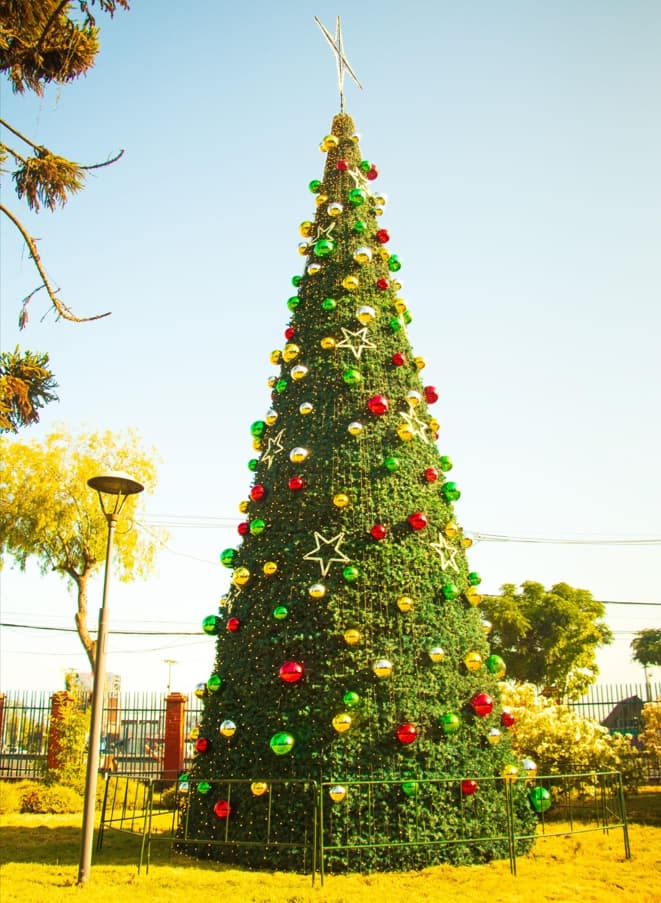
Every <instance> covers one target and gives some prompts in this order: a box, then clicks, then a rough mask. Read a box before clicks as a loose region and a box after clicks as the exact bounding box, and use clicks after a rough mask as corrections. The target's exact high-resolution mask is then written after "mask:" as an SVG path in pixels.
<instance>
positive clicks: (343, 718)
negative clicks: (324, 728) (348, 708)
mask: <svg viewBox="0 0 661 903" xmlns="http://www.w3.org/2000/svg"><path fill="white" fill-rule="evenodd" d="M333 727H334V728H335V730H336V731H337V732H338V734H343V733H345V731H348V730H349V728H350V727H351V715H349V713H348V712H340V713H339V715H336V716H335V717H334V718H333Z"/></svg>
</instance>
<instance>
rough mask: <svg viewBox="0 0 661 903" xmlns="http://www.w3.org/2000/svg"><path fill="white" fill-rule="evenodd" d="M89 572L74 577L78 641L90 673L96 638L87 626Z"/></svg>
mask: <svg viewBox="0 0 661 903" xmlns="http://www.w3.org/2000/svg"><path fill="white" fill-rule="evenodd" d="M88 576H89V572H85V573H84V574H77V575H76V577H75V581H76V586H77V587H78V611H77V612H76V618H75V620H76V630H77V631H78V636H79V637H80V642H81V643H82V644H83V648H84V649H85V652H86V654H87V658H88V659H89V663H90V667H91V669H92V673H94V671H95V670H96V640H93V639H92V637H91V636H90V633H89V630H88V627H87V578H88Z"/></svg>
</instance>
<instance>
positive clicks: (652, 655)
mask: <svg viewBox="0 0 661 903" xmlns="http://www.w3.org/2000/svg"><path fill="white" fill-rule="evenodd" d="M631 648H632V649H633V660H634V661H635V662H638V664H639V665H642V666H643V668H647V667H649V665H661V629H659V628H658V627H647V628H645V630H639V631H638V633H637V634H636V635H635V637H634V638H633V640H632V641H631Z"/></svg>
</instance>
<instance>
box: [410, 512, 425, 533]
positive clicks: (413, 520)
mask: <svg viewBox="0 0 661 903" xmlns="http://www.w3.org/2000/svg"><path fill="white" fill-rule="evenodd" d="M408 521H409V525H410V526H411V529H412V530H424V529H425V527H426V526H427V524H428V520H427V515H426V514H423V513H422V511H414V513H413V514H409V518H408Z"/></svg>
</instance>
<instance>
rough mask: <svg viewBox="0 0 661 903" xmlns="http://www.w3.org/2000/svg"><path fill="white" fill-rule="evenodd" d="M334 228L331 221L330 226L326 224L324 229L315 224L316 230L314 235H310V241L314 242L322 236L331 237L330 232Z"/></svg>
mask: <svg viewBox="0 0 661 903" xmlns="http://www.w3.org/2000/svg"><path fill="white" fill-rule="evenodd" d="M334 228H335V223H331V224H330V226H326V228H325V229H322V227H321V226H317V231H316V232H315V234H314V235H311V236H310V242H311V243H312V244H314V243H315V242H317V241H319V240H320V239H322V238H331V232H332V231H333V229H334Z"/></svg>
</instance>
